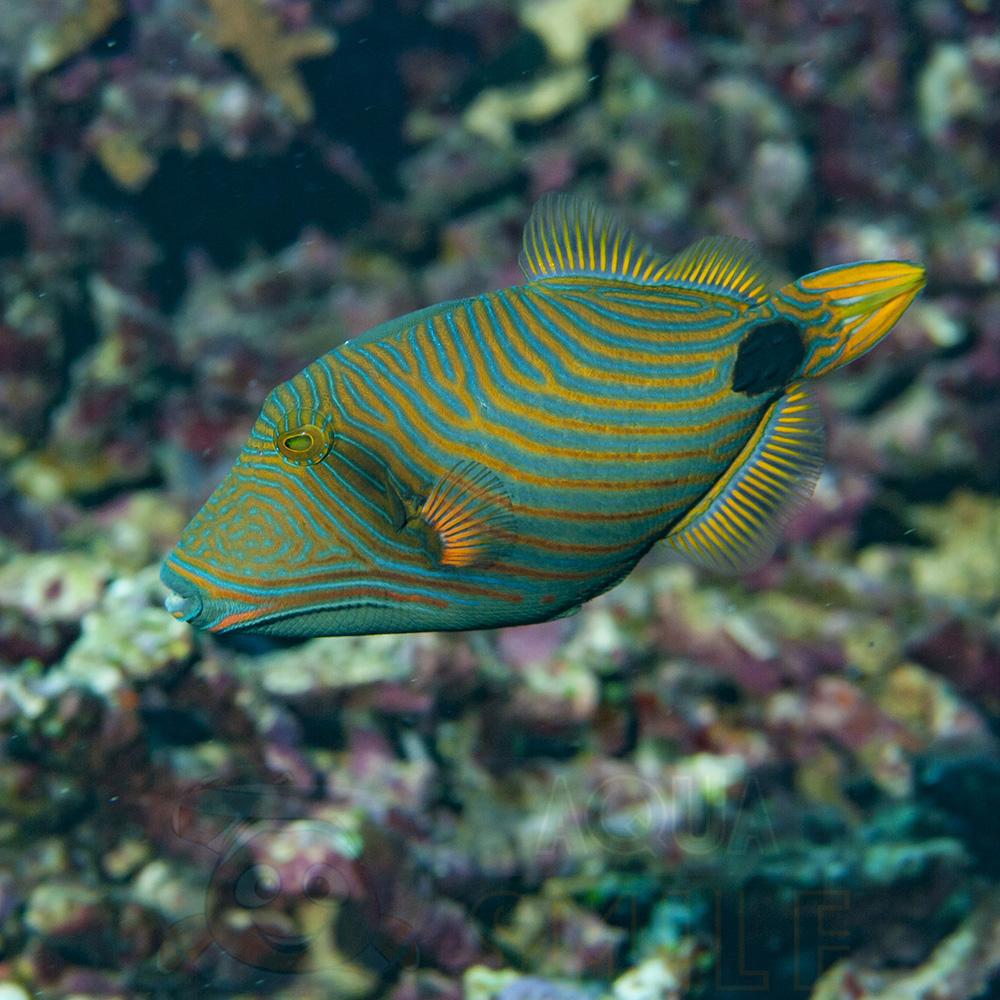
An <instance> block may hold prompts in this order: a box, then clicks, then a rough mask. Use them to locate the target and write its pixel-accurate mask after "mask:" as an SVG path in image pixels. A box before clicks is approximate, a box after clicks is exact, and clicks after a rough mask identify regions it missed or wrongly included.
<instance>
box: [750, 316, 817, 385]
mask: <svg viewBox="0 0 1000 1000" xmlns="http://www.w3.org/2000/svg"><path fill="white" fill-rule="evenodd" d="M805 356H806V345H805V343H804V342H803V340H802V332H801V330H799V328H798V327H797V326H796V325H795V324H794V323H789V322H788V321H787V320H774V321H772V322H770V323H764V324H762V325H761V326H755V327H754V328H753V329H752V330H751V331H750V332H749V333H748V334H747V335H746V336H745V337H744V338H743V340H742V341H740V346H739V350H738V351H737V352H736V364H735V365H734V366H733V392H745V393H746V394H747V395H748V396H756V395H758V394H759V393H762V392H774V391H775V390H776V389H784V388H785V386H786V385H788V383H789V382H791V381H792V379H794V378H795V376H796V374H798V371H799V369H800V368H801V367H802V362H803V360H805Z"/></svg>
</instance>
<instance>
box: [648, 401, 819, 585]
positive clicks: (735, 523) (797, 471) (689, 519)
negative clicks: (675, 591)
mask: <svg viewBox="0 0 1000 1000" xmlns="http://www.w3.org/2000/svg"><path fill="white" fill-rule="evenodd" d="M823 445H824V434H823V422H822V417H821V416H820V413H819V409H818V407H817V406H816V403H815V402H814V401H813V399H812V397H811V396H810V394H809V392H808V390H807V389H805V388H804V387H803V386H802V385H793V386H790V387H789V388H788V390H787V391H786V392H785V394H784V395H783V396H782V397H781V398H780V399H779V400H777V401H776V402H775V403H773V404H772V406H771V408H770V410H768V412H767V413H766V414H765V415H764V419H763V420H762V421H761V425H760V427H759V428H758V429H757V431H756V433H755V434H754V435H753V437H752V438H751V439H750V440H749V441H748V442H747V444H746V445H745V446H744V448H743V450H742V451H741V452H740V454H739V455H738V456H737V457H736V460H735V461H734V462H733V464H732V465H731V466H730V467H729V468H728V469H727V470H726V473H725V475H723V476H722V478H721V479H720V480H719V481H718V483H716V484H715V486H714V487H712V489H711V490H709V492H708V494H707V495H706V496H705V497H703V498H702V500H701V502H700V503H699V504H698V505H697V506H696V507H695V508H694V509H693V510H691V511H690V512H689V513H688V515H687V516H686V517H685V518H684V520H683V521H681V522H680V524H678V525H677V526H676V527H675V528H674V529H673V531H671V532H670V534H669V535H667V537H666V538H665V539H664V541H665V542H666V543H667V544H668V545H671V546H672V547H673V548H675V549H677V551H678V552H681V553H683V554H684V555H685V556H687V557H688V559H690V560H691V561H692V562H693V563H695V564H696V565H698V566H705V567H707V568H709V569H713V570H716V571H718V572H723V573H742V572H745V571H746V570H749V569H753V568H754V567H755V566H758V565H759V564H760V563H762V562H763V561H764V560H765V559H767V557H768V556H769V555H770V554H771V553H772V552H773V551H774V547H775V545H776V544H777V542H778V536H779V535H780V534H781V529H782V527H783V526H784V525H785V524H786V523H787V522H788V520H789V518H790V517H791V516H792V515H793V514H794V513H795V512H796V510H798V508H799V507H801V506H802V504H804V503H805V502H806V501H807V500H808V499H809V497H810V496H811V495H812V491H813V487H814V486H815V485H816V479H817V478H818V476H819V472H820V469H821V468H822V466H823Z"/></svg>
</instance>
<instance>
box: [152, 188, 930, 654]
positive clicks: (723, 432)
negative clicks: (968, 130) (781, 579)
mask: <svg viewBox="0 0 1000 1000" xmlns="http://www.w3.org/2000/svg"><path fill="white" fill-rule="evenodd" d="M522 266H523V268H524V270H525V272H526V275H527V277H528V279H529V280H528V282H527V283H526V284H525V285H522V286H517V287H514V288H508V289H503V290H499V291H494V292H489V293H486V294H483V295H479V296H475V297H472V298H468V299H463V300H460V301H455V302H447V303H443V304H440V305H437V306H433V307H430V308H428V309H423V310H421V311H419V312H417V313H412V314H410V315H408V316H404V317H402V318H400V319H396V320H393V321H391V322H388V323H385V324H382V325H381V326H379V327H376V328H375V329H373V330H371V331H369V332H368V333H366V334H364V335H362V336H360V337H358V338H356V339H354V340H352V341H349V342H348V343H346V344H343V345H341V346H340V347H338V348H336V349H335V350H333V351H330V352H329V353H328V354H326V355H324V356H323V357H321V358H319V359H317V360H316V361H314V362H313V363H312V364H310V365H308V366H307V367H306V368H305V369H304V370H303V371H301V372H300V373H299V374H298V375H296V376H294V377H293V378H292V379H290V380H288V381H287V382H285V383H283V384H281V385H279V386H277V387H276V388H275V389H274V390H273V391H272V392H271V393H270V394H269V396H268V397H267V399H266V401H265V403H264V405H263V407H262V410H261V413H260V416H259V417H258V419H257V421H256V423H255V424H254V427H253V429H252V430H251V433H250V437H249V440H248V442H247V444H246V446H245V448H244V449H243V452H242V453H241V455H240V456H239V458H238V460H237V462H236V464H235V466H234V467H233V469H232V470H231V471H230V473H229V474H228V476H227V477H226V479H225V480H224V481H223V483H222V484H221V485H220V486H219V487H218V489H217V490H216V491H215V492H214V493H213V494H212V496H211V497H210V498H209V500H208V501H207V502H206V504H205V505H204V507H203V508H202V510H201V511H200V512H199V513H198V514H197V515H196V516H195V518H194V519H193V520H192V522H191V524H190V525H189V526H188V528H187V529H186V530H185V532H184V535H183V537H182V538H181V540H180V542H179V543H178V545H177V547H176V548H175V549H174V550H173V552H172V553H171V554H170V555H169V556H168V558H167V560H166V562H165V564H164V569H163V572H162V577H163V580H164V582H165V583H166V585H167V586H168V587H169V588H171V590H172V591H173V593H172V594H171V597H170V598H168V602H167V607H168V610H170V611H171V612H172V613H173V614H174V615H175V616H176V617H178V618H183V619H185V620H187V621H191V622H192V623H193V624H195V625H197V626H199V627H204V628H208V629H211V630H213V631H218V632H224V631H231V630H246V631H255V632H265V633H271V634H278V635H347V634H363V633H380V632H405V631H425V630H445V629H469V628H490V627H497V626H505V625H516V624H525V623H529V622H537V621H542V620H546V619H549V618H553V617H557V616H559V615H561V614H566V613H570V612H572V611H573V610H574V609H575V608H577V607H579V605H580V604H581V603H583V602H584V601H586V600H588V599H589V598H591V597H593V596H595V595H596V594H599V593H601V592H602V591H604V590H606V589H608V588H609V587H610V586H612V585H613V584H615V583H616V582H617V581H618V580H620V579H621V578H622V577H623V576H625V575H626V574H627V573H628V572H629V571H630V570H631V568H632V567H633V566H634V565H635V564H636V562H637V561H638V560H639V559H640V558H641V557H642V555H643V554H644V553H645V552H647V551H648V550H649V549H650V547H651V546H652V545H654V544H655V543H656V542H657V541H659V540H661V539H662V540H666V542H667V543H668V544H670V545H672V546H673V547H674V548H675V549H677V550H678V551H680V552H681V553H683V554H684V555H686V556H687V557H688V558H689V559H691V560H693V561H694V562H697V563H700V564H703V565H707V566H711V567H713V568H716V569H720V570H728V571H740V570H743V569H746V568H748V567H749V566H752V565H753V564H755V563H757V562H760V561H761V560H762V559H764V558H766V557H767V556H768V555H769V554H770V552H771V550H772V549H773V547H774V544H775V541H776V538H777V536H778V533H779V531H780V527H781V524H782V522H783V521H784V520H785V519H786V518H787V516H788V514H789V512H791V511H792V510H794V509H795V505H796V503H797V502H800V501H801V498H802V496H804V495H808V493H809V492H810V491H811V489H812V485H813V483H814V481H815V478H816V476H817V474H818V472H819V468H820V465H821V462H822V444H823V432H822V424H821V421H820V419H819V415H818V412H817V410H816V407H815V405H814V404H813V402H812V400H811V398H810V396H809V393H808V389H807V387H806V383H807V382H808V380H809V379H811V378H814V377H817V376H819V375H822V374H825V373H826V372H828V371H831V370H833V369H834V368H837V367H839V366H840V365H842V364H844V363H846V362H847V361H849V360H851V359H853V358H854V357H857V356H858V355H859V354H860V353H863V351H865V350H867V349H868V348H869V347H871V346H872V345H874V343H876V342H877V341H878V340H879V339H881V337H882V336H884V335H885V333H886V332H887V331H888V329H889V328H890V327H891V326H892V324H893V323H894V322H895V320H896V319H897V318H898V316H899V315H900V314H901V313H902V312H903V310H904V309H905V308H906V306H907V305H908V304H909V302H910V301H911V300H912V299H913V297H914V296H915V295H916V294H917V292H918V291H919V290H920V288H921V287H922V285H923V271H922V269H920V268H919V267H917V266H916V265H912V264H909V263H907V262H891V261H890V262H863V263H860V264H853V265H845V266H842V267H839V268H830V269H827V270H826V271H821V272H817V273H816V274H813V275H808V276H806V277H805V278H802V279H799V281H797V282H794V283H792V284H791V285H787V286H785V287H784V288H781V289H778V290H776V291H772V290H771V289H770V288H769V286H768V284H767V282H766V279H765V278H764V277H763V275H762V272H763V267H762V265H761V263H760V262H759V260H758V259H757V257H756V255H755V253H754V251H753V250H752V248H750V247H749V246H748V245H747V244H744V243H741V242H740V241H735V240H728V239H721V240H706V241H702V242H701V243H698V244H695V245H694V246H693V247H691V248H690V249H689V250H687V251H685V252H684V253H682V254H680V255H679V256H678V257H675V258H672V259H670V260H667V259H664V258H661V257H659V256H658V255H657V254H655V253H654V252H653V251H651V250H649V249H648V248H646V247H644V246H642V245H641V244H639V243H638V242H637V241H636V240H635V239H634V238H633V237H632V236H631V235H630V234H629V233H628V232H627V231H626V230H624V229H623V228H622V227H620V226H618V225H617V224H616V223H615V222H614V220H612V219H610V218H609V217H608V216H607V215H606V214H605V213H603V212H602V211H601V210H600V209H598V208H596V207H594V206H592V205H590V204H589V203H586V202H580V201H577V200H575V199H572V198H567V197H563V196H550V197H548V198H546V199H543V201H542V202H540V203H539V205H538V206H536V209H535V211H534V213H533V215H532V218H531V220H530V221H529V224H528V227H527V229H526V232H525V243H524V252H523V254H522Z"/></svg>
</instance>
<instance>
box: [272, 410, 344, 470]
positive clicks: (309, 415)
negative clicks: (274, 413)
mask: <svg viewBox="0 0 1000 1000" xmlns="http://www.w3.org/2000/svg"><path fill="white" fill-rule="evenodd" d="M274 444H275V447H276V448H277V449H278V452H279V454H281V456H282V457H283V458H285V459H286V460H287V461H289V462H292V463H294V464H295V465H315V464H316V463H317V462H321V461H322V460H323V459H324V458H326V455H327V453H328V452H329V451H330V447H331V446H332V445H333V427H332V422H331V421H330V419H329V417H324V416H323V415H322V414H321V413H317V412H315V411H314V410H297V411H295V412H293V413H288V414H286V415H285V418H284V419H283V420H282V426H281V427H279V428H278V430H277V432H276V433H275V435H274Z"/></svg>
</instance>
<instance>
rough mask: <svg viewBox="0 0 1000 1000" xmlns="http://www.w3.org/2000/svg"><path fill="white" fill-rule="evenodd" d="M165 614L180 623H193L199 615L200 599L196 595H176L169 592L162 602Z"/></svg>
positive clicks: (173, 592)
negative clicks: (165, 610)
mask: <svg viewBox="0 0 1000 1000" xmlns="http://www.w3.org/2000/svg"><path fill="white" fill-rule="evenodd" d="M163 606H164V607H165V608H166V609H167V612H168V613H169V614H171V615H172V616H173V617H174V618H176V619H177V620H178V621H180V622H189V621H193V620H194V619H195V618H197V617H198V615H200V614H201V606H202V604H201V597H200V596H199V595H198V594H187V595H185V594H178V593H176V592H175V591H173V590H172V591H170V593H169V594H167V599H166V600H165V601H164V602H163Z"/></svg>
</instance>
